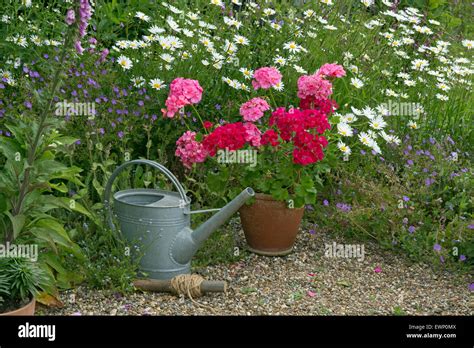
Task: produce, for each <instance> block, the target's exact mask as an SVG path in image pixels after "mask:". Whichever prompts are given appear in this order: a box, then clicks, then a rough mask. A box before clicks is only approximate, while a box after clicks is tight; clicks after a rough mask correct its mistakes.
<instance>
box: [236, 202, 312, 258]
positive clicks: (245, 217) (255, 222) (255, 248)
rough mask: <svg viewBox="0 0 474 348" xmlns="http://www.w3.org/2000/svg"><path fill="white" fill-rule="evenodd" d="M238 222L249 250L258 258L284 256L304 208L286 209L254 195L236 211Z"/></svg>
mask: <svg viewBox="0 0 474 348" xmlns="http://www.w3.org/2000/svg"><path fill="white" fill-rule="evenodd" d="M239 211H240V220H241V221H242V227H243V230H244V233H245V239H246V240H247V244H248V246H249V250H250V251H252V252H254V253H256V254H260V255H267V256H280V255H287V254H289V253H290V252H291V250H292V249H293V245H294V243H295V239H296V235H297V234H298V229H299V226H300V223H301V219H302V218H303V213H304V208H294V209H290V208H288V207H287V206H286V204H285V202H281V201H276V200H274V199H273V198H272V196H270V195H265V194H261V193H257V194H256V195H255V202H254V203H253V204H252V205H243V206H242V207H241V208H240V210H239Z"/></svg>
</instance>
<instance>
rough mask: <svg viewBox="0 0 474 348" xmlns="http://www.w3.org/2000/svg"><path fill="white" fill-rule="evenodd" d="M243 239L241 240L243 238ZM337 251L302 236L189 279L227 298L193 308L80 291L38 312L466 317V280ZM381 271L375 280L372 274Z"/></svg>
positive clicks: (154, 297)
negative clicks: (222, 284)
mask: <svg viewBox="0 0 474 348" xmlns="http://www.w3.org/2000/svg"><path fill="white" fill-rule="evenodd" d="M242 238H243V237H242ZM333 242H337V243H343V242H344V241H343V240H335V239H333V237H330V236H328V235H324V234H319V235H317V236H312V235H310V234H308V233H307V232H306V233H303V232H301V233H300V235H299V236H298V240H297V243H296V246H295V250H294V252H293V253H292V254H290V255H288V256H286V257H275V258H270V257H263V256H257V255H254V254H249V255H248V256H247V257H245V259H244V260H242V261H240V262H238V263H234V264H230V265H216V266H209V267H206V268H205V269H198V270H195V272H197V273H199V274H201V275H203V276H204V277H205V278H207V279H209V280H226V281H227V282H228V284H229V290H228V292H227V294H210V295H206V296H204V297H201V298H199V299H197V302H199V303H201V304H203V305H205V306H209V307H212V308H213V310H212V311H211V310H209V309H207V308H204V307H201V306H198V305H196V304H194V303H193V302H192V301H191V300H189V299H187V298H184V297H181V298H179V297H174V296H172V295H169V294H161V293H142V292H136V293H134V294H131V295H127V296H126V297H120V296H118V295H117V294H115V295H114V294H111V293H110V292H107V291H96V290H91V289H88V288H86V287H79V288H77V289H74V290H71V291H66V292H63V293H62V294H61V299H62V301H63V302H64V303H65V306H64V307H63V308H60V309H57V308H51V309H47V308H44V307H42V308H40V309H39V310H38V311H37V312H38V314H45V315H207V314H211V315H212V314H220V315H394V314H399V315H404V314H408V315H429V314H431V315H473V314H474V293H472V292H470V291H469V289H468V284H469V283H470V282H471V281H472V279H470V278H469V277H468V276H456V275H453V274H450V273H448V272H444V271H438V272H435V271H433V270H432V269H431V268H430V267H429V266H427V265H422V264H415V265H410V264H409V263H407V262H406V261H405V260H404V259H403V258H402V257H399V256H395V255H393V254H391V253H388V252H384V251H382V250H380V248H378V247H377V245H372V244H365V258H364V260H363V261H358V260H357V259H345V258H329V257H326V256H325V254H324V245H325V244H326V243H328V244H332V243H333ZM376 267H380V268H379V269H378V270H380V272H375V271H374V270H375V268H376Z"/></svg>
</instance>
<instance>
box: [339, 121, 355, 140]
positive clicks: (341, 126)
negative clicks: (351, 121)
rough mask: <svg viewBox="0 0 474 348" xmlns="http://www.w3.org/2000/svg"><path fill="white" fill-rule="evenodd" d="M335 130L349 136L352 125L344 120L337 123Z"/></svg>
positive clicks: (351, 132)
mask: <svg viewBox="0 0 474 348" xmlns="http://www.w3.org/2000/svg"><path fill="white" fill-rule="evenodd" d="M337 132H338V133H339V134H340V135H342V136H344V137H351V136H352V135H353V134H354V133H353V131H352V127H351V126H349V125H348V124H347V123H344V122H339V123H338V124H337Z"/></svg>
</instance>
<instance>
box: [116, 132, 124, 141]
mask: <svg viewBox="0 0 474 348" xmlns="http://www.w3.org/2000/svg"><path fill="white" fill-rule="evenodd" d="M117 135H118V137H119V138H120V139H122V138H123V132H122V131H120V132H118V133H117Z"/></svg>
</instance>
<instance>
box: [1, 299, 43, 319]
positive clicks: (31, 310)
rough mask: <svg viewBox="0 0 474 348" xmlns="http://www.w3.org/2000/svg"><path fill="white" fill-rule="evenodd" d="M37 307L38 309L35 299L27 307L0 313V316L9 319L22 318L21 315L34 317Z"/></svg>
mask: <svg viewBox="0 0 474 348" xmlns="http://www.w3.org/2000/svg"><path fill="white" fill-rule="evenodd" d="M35 307H36V301H35V299H33V300H31V302H30V303H28V304H27V305H26V306H23V307H21V308H19V309H17V310H14V311H11V312H6V313H0V316H8V317H11V316H20V315H27V316H32V315H35Z"/></svg>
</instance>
